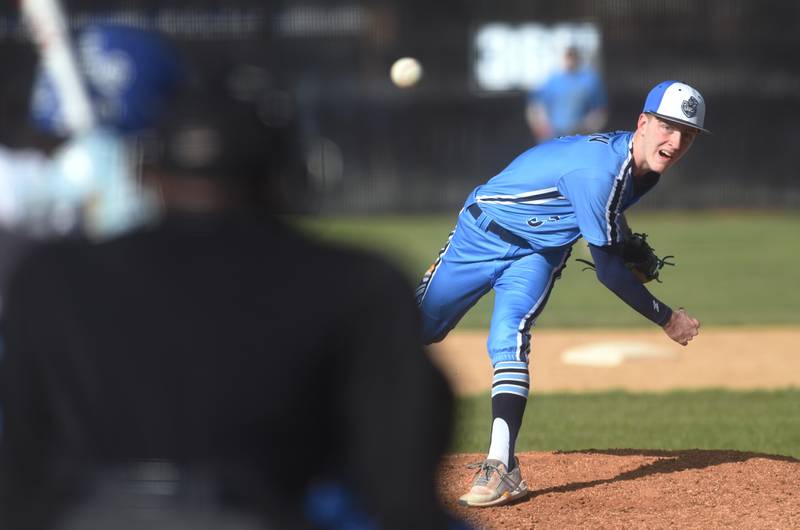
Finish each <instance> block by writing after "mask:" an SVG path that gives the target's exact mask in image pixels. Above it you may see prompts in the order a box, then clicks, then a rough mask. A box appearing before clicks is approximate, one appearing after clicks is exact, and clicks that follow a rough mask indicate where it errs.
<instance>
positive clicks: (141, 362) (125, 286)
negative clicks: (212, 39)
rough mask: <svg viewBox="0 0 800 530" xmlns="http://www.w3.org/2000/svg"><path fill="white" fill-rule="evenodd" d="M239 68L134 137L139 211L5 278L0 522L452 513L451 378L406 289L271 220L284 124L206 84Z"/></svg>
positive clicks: (364, 262) (290, 158)
mask: <svg viewBox="0 0 800 530" xmlns="http://www.w3.org/2000/svg"><path fill="white" fill-rule="evenodd" d="M202 59H203V58H201V60H202ZM130 66H131V67H133V68H136V67H138V66H139V65H138V63H133V64H131V65H130ZM235 70H236V68H234V66H233V65H230V66H229V68H228V72H225V71H221V72H219V75H220V77H213V78H210V79H203V80H201V81H199V82H197V83H192V84H187V90H186V91H185V92H183V93H182V94H181V97H180V99H179V100H177V101H174V102H172V103H171V104H170V109H169V113H168V116H167V117H166V119H165V120H164V123H163V124H162V126H160V127H159V128H158V130H157V131H155V132H154V134H153V135H151V136H150V137H149V140H148V141H147V142H146V143H145V149H144V151H143V158H144V161H145V171H144V182H145V183H146V185H147V186H148V188H149V189H150V190H153V191H154V192H155V193H156V194H157V195H158V196H159V197H160V198H161V200H162V202H163V205H164V216H163V217H161V218H160V219H159V221H158V222H157V223H151V224H148V225H145V226H140V227H139V228H138V229H135V230H132V231H129V232H128V233H127V234H125V235H122V236H118V237H111V238H106V239H104V240H103V241H101V242H94V243H92V242H85V241H67V240H62V241H58V242H52V243H48V244H45V245H42V246H41V247H40V248H38V249H37V250H36V251H35V252H33V253H32V254H31V255H30V256H29V257H28V258H27V259H26V260H25V261H24V262H23V263H22V265H21V266H20V268H19V270H18V273H17V274H16V276H15V277H14V279H13V280H12V282H11V284H10V289H9V296H8V304H7V311H6V315H5V321H4V328H3V331H4V334H5V336H6V341H7V350H6V355H5V357H4V359H3V362H2V365H1V366H0V368H1V371H0V397H1V398H2V406H3V413H4V418H3V419H4V427H5V431H4V433H3V438H2V444H0V526H2V528H3V529H4V530H5V529H7V530H14V529H20V528H59V529H73V528H74V529H77V528H81V529H85V528H108V529H114V530H127V529H134V528H136V529H145V528H146V529H148V530H159V529H166V528H170V529H175V528H193V529H202V528H209V529H210V528H214V529H222V530H224V529H236V530H245V529H247V530H250V529H254V528H282V529H284V528H286V529H292V528H309V527H318V528H349V529H358V528H364V529H367V528H385V529H397V530H401V529H402V530H405V529H409V528H433V529H435V528H447V527H452V526H449V525H450V522H449V521H448V518H447V517H446V515H445V514H444V512H443V511H442V509H441V508H440V506H439V503H438V500H437V497H436V494H435V483H434V478H435V470H436V466H437V463H438V460H439V457H440V456H441V454H442V453H443V451H444V450H445V447H446V443H447V439H448V435H449V429H450V412H451V407H452V395H451V393H450V391H449V389H448V388H447V385H446V382H445V380H444V378H443V376H442V375H441V374H440V373H439V372H438V371H437V370H436V369H435V368H434V367H433V365H432V364H431V362H430V361H429V359H428V358H427V357H426V356H425V355H424V352H423V350H422V347H421V346H420V345H419V342H418V340H417V337H418V335H419V333H420V330H419V323H418V315H417V312H416V308H415V306H414V301H413V297H412V293H411V289H410V288H409V287H408V286H407V285H406V284H405V282H404V280H403V279H402V276H401V275H400V274H399V273H398V272H396V271H395V270H394V269H392V268H391V267H389V266H387V265H386V264H384V263H383V262H381V261H380V260H378V259H376V258H374V257H371V256H368V255H364V254H360V253H356V252H353V251H347V250H343V249H338V248H334V247H329V246H325V245H322V244H318V243H312V242H309V241H307V240H306V239H304V238H303V237H301V236H299V235H298V234H296V233H294V232H293V231H292V230H290V229H288V228H287V227H286V226H284V225H283V224H282V223H281V222H279V221H278V220H277V219H276V218H275V217H273V215H272V214H271V207H270V204H272V203H273V201H274V198H275V189H274V184H275V182H276V181H278V180H279V179H280V178H281V177H285V176H287V172H289V173H291V172H292V171H293V168H296V167H297V165H296V155H295V153H296V149H297V147H296V142H295V140H296V138H295V137H294V134H293V130H292V124H291V122H289V123H285V124H284V125H282V126H280V127H272V126H269V125H268V124H269V123H272V122H273V120H270V119H269V116H268V108H265V106H264V105H263V104H264V103H265V101H264V100H263V98H262V96H263V93H262V91H260V90H254V91H250V92H249V93H247V94H242V93H237V94H231V93H229V92H226V91H225V90H224V87H229V86H230V85H231V83H230V80H231V78H230V75H232V73H231V72H234V71H235ZM267 88H268V87H267ZM295 176H297V175H295ZM410 381H413V384H409V382H410ZM422 411H424V412H422ZM331 484H333V485H331ZM309 492H310V494H309ZM342 492H346V493H348V494H349V496H348V495H346V494H344V493H342ZM347 499H350V500H348V501H347V502H345V500H347ZM352 499H355V500H352Z"/></svg>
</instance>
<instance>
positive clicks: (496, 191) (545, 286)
mask: <svg viewBox="0 0 800 530" xmlns="http://www.w3.org/2000/svg"><path fill="white" fill-rule="evenodd" d="M705 110H706V109H705V101H704V100H703V96H702V95H700V92H698V91H697V90H696V89H694V88H692V87H691V86H689V85H687V84H684V83H680V82H677V81H664V82H662V83H660V84H658V85H656V86H655V87H654V88H653V89H652V90H651V91H650V93H649V94H648V96H647V99H646V101H645V104H644V108H643V109H642V112H641V114H640V115H639V118H638V121H637V123H636V130H635V131H633V132H628V131H615V132H608V133H598V134H591V135H588V136H567V137H561V138H557V139H555V140H552V141H550V142H547V143H544V144H541V145H538V146H536V147H534V148H532V149H529V150H528V151H526V152H524V153H522V154H521V155H519V156H518V157H517V158H516V159H515V160H514V161H512V162H511V164H510V165H509V166H508V167H506V168H505V169H504V170H502V171H501V172H500V173H499V174H498V175H496V176H495V177H494V178H492V179H491V180H489V181H488V182H487V183H486V184H483V185H481V186H478V187H477V188H476V189H475V190H473V192H472V193H470V195H469V197H468V198H467V200H466V202H465V203H464V208H463V209H462V210H461V212H460V214H459V216H458V223H457V225H456V228H455V230H454V232H453V233H452V234H451V236H450V239H449V240H448V242H447V244H446V245H445V247H444V248H443V249H442V251H441V252H440V254H439V256H438V258H437V260H436V262H435V263H434V265H433V266H432V267H431V268H430V269H429V270H428V272H426V273H425V275H424V277H423V278H422V281H421V283H420V285H419V287H418V289H417V302H418V304H419V307H420V310H421V313H422V320H423V342H424V343H426V344H430V343H433V342H437V341H440V340H442V339H443V338H444V337H445V336H446V335H447V333H448V332H449V331H450V330H451V329H452V328H453V327H454V326H455V325H456V324H457V323H458V321H459V320H460V318H461V317H462V316H463V315H464V314H465V313H466V312H467V310H468V309H469V308H470V307H472V305H473V304H475V302H477V301H478V299H479V298H481V297H482V296H483V295H485V294H486V293H487V292H489V290H491V289H494V292H495V304H494V310H493V313H492V321H491V327H490V329H489V339H488V344H487V346H488V351H489V356H490V358H491V361H492V366H493V367H494V378H493V382H492V391H491V399H492V417H493V423H492V435H491V441H490V445H489V451H488V455H487V457H486V459H485V460H484V461H483V463H481V464H479V465H476V467H477V468H478V471H477V473H476V475H475V479H474V482H473V485H472V488H471V489H470V491H469V492H468V493H467V494H465V495H464V496H462V497H461V499H460V502H461V503H462V504H464V505H467V506H493V505H499V504H505V503H507V502H509V501H511V500H513V499H517V498H520V497H522V496H524V495H526V494H527V491H528V488H527V485H526V483H525V481H524V480H523V478H522V476H521V473H520V469H519V465H518V461H517V459H516V458H515V457H514V444H515V441H516V438H517V435H518V432H519V429H520V425H521V423H522V416H523V412H524V410H525V405H526V403H527V398H528V392H529V386H530V375H529V371H528V359H529V354H530V342H531V335H530V330H531V327H532V326H533V325H534V323H535V322H536V319H537V317H538V316H539V315H540V314H541V312H542V310H543V309H544V307H545V305H546V303H547V300H548V298H549V296H550V293H551V291H552V289H553V285H554V283H555V281H556V280H557V279H558V278H559V276H560V275H561V271H562V270H563V269H564V266H565V264H566V262H567V259H568V257H569V255H570V250H571V248H572V245H573V244H574V243H575V241H577V240H578V239H579V238H581V237H583V238H584V239H586V241H587V242H588V244H589V249H590V251H591V255H592V258H593V260H594V264H593V266H594V267H595V269H596V274H597V278H598V280H600V282H601V283H602V284H603V285H605V286H606V287H607V288H608V289H610V290H611V291H612V292H614V294H616V295H617V296H618V297H619V298H621V299H622V300H623V301H624V302H625V303H627V304H628V305H630V306H631V307H632V308H633V309H635V310H636V311H638V312H639V313H641V315H642V316H644V317H645V318H647V319H648V320H650V321H652V322H653V323H654V324H656V325H658V326H660V327H661V328H662V329H663V330H664V332H665V333H666V334H667V336H669V337H670V338H671V339H672V340H674V341H676V342H678V343H679V344H682V345H686V344H687V343H688V342H689V341H690V340H692V338H693V337H694V336H696V335H697V333H698V330H699V327H700V323H699V322H698V320H697V319H695V318H693V317H691V316H690V315H689V314H688V313H686V311H684V310H683V309H678V310H673V309H672V308H671V307H670V306H669V305H667V304H666V303H664V302H663V301H661V300H659V299H657V298H656V297H655V296H653V295H652V294H651V293H650V292H649V291H648V290H647V288H646V287H645V286H644V285H643V282H647V281H649V280H651V279H655V278H657V276H658V269H660V268H661V267H662V266H663V265H664V264H665V263H667V262H666V261H665V260H661V259H658V258H656V257H655V255H654V254H653V253H652V249H651V248H650V247H649V245H647V243H646V241H645V238H644V237H642V235H641V234H632V233H631V231H630V230H629V229H628V228H627V224H626V223H625V219H624V212H625V210H627V209H628V208H629V207H631V206H632V205H633V204H635V203H636V202H637V201H638V200H639V199H641V198H642V196H643V195H644V194H645V193H647V192H649V191H650V190H651V189H652V188H653V187H654V186H655V185H656V184H657V183H658V181H659V179H660V178H661V175H662V174H663V173H664V172H666V171H667V170H668V169H669V168H670V167H672V165H673V164H675V163H676V162H677V161H678V160H680V159H681V157H683V155H685V154H686V152H687V151H688V150H689V149H690V147H691V146H692V144H693V142H694V140H695V137H696V136H697V134H698V133H700V132H708V131H707V130H706V129H705V128H704V121H705ZM631 256H636V257H631Z"/></svg>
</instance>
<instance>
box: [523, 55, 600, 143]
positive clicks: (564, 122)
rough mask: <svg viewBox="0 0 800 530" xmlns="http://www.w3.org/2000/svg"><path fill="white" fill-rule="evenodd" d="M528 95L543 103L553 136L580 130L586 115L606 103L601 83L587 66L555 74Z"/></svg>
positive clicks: (532, 99) (531, 99) (530, 98)
mask: <svg viewBox="0 0 800 530" xmlns="http://www.w3.org/2000/svg"><path fill="white" fill-rule="evenodd" d="M528 98H529V100H530V101H534V102H539V103H541V104H542V105H543V106H544V108H545V110H546V112H547V117H548V120H549V122H550V125H551V126H552V127H553V134H555V135H556V136H561V135H566V134H573V133H574V132H576V131H578V130H580V129H581V126H582V122H583V119H584V118H585V117H586V115H587V114H589V113H590V112H592V111H593V110H597V109H601V108H605V107H606V105H607V104H608V101H607V96H606V91H605V89H604V88H603V82H602V80H601V79H600V76H598V75H597V74H596V73H595V72H594V71H593V70H591V69H590V68H583V69H581V70H577V71H574V72H560V73H557V74H555V75H554V76H553V77H551V78H550V79H549V80H548V81H547V82H546V83H545V84H544V85H543V86H542V87H541V88H540V89H539V90H536V91H533V92H531V93H530V94H529V95H528Z"/></svg>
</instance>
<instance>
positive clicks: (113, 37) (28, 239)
mask: <svg viewBox="0 0 800 530" xmlns="http://www.w3.org/2000/svg"><path fill="white" fill-rule="evenodd" d="M75 58H76V68H77V69H78V71H79V73H80V78H81V80H83V83H82V87H83V88H84V89H85V91H86V95H87V99H88V102H89V104H90V107H89V110H90V111H91V122H90V125H89V126H87V127H84V128H81V129H80V130H75V129H74V128H72V127H70V123H69V121H68V119H67V112H66V111H67V109H68V107H70V106H71V105H72V103H71V102H70V101H68V100H67V98H66V97H65V94H64V93H63V92H61V91H60V90H59V89H58V84H57V83H56V82H55V80H54V75H55V73H54V72H53V71H52V70H51V69H48V68H47V67H46V65H45V62H44V61H42V62H41V63H40V65H39V68H38V71H37V74H36V79H35V82H34V87H33V92H32V96H31V101H30V114H31V122H32V125H33V127H34V128H35V129H36V131H37V132H36V134H35V135H33V137H34V138H35V143H36V146H31V147H30V148H27V149H19V150H10V149H1V150H0V253H1V254H0V301H1V299H2V295H3V293H4V287H5V282H6V278H7V276H8V271H10V270H11V269H13V267H14V265H15V264H16V263H17V261H18V259H19V257H20V256H22V255H24V253H25V252H27V249H28V248H29V247H30V246H31V245H32V244H34V243H36V242H37V241H42V240H46V239H50V238H55V237H67V236H68V237H88V238H90V239H93V240H102V239H105V238H109V237H114V236H117V235H120V234H122V233H124V232H126V231H127V230H130V229H132V228H134V227H136V226H138V225H140V224H143V223H146V222H148V221H151V220H152V219H153V218H154V217H155V216H156V215H157V213H158V201H157V197H155V196H153V195H152V194H150V193H148V192H147V190H145V189H144V188H142V186H141V182H140V174H139V171H140V165H141V161H140V158H141V138H140V134H142V133H143V132H145V131H146V130H147V129H148V128H150V127H152V126H154V125H155V123H156V120H157V118H158V117H159V116H161V115H162V114H163V111H164V105H165V102H166V101H167V100H168V99H169V97H170V95H171V94H172V93H173V92H174V90H175V88H176V86H177V84H178V82H179V79H180V76H181V72H180V68H179V64H180V63H179V59H178V56H177V53H176V52H175V50H174V49H173V48H172V47H171V46H167V45H166V43H165V42H164V41H163V39H162V38H161V37H160V36H159V35H157V34H155V33H153V32H148V31H144V30H141V29H136V28H132V27H126V26H121V25H113V24H93V25H90V26H88V27H85V28H84V29H83V30H82V31H80V32H79V33H78V34H77V35H76V38H75Z"/></svg>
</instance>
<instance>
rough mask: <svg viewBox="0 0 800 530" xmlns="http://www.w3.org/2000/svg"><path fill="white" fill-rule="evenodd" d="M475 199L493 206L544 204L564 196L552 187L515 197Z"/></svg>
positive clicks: (480, 197) (479, 197)
mask: <svg viewBox="0 0 800 530" xmlns="http://www.w3.org/2000/svg"><path fill="white" fill-rule="evenodd" d="M475 198H476V199H477V200H478V202H488V203H494V204H544V203H546V202H550V201H553V200H559V199H563V198H564V196H563V195H562V194H561V192H560V191H558V188H556V187H553V188H543V189H540V190H533V191H526V192H524V193H517V194H516V195H479V196H477V197H475Z"/></svg>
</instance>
